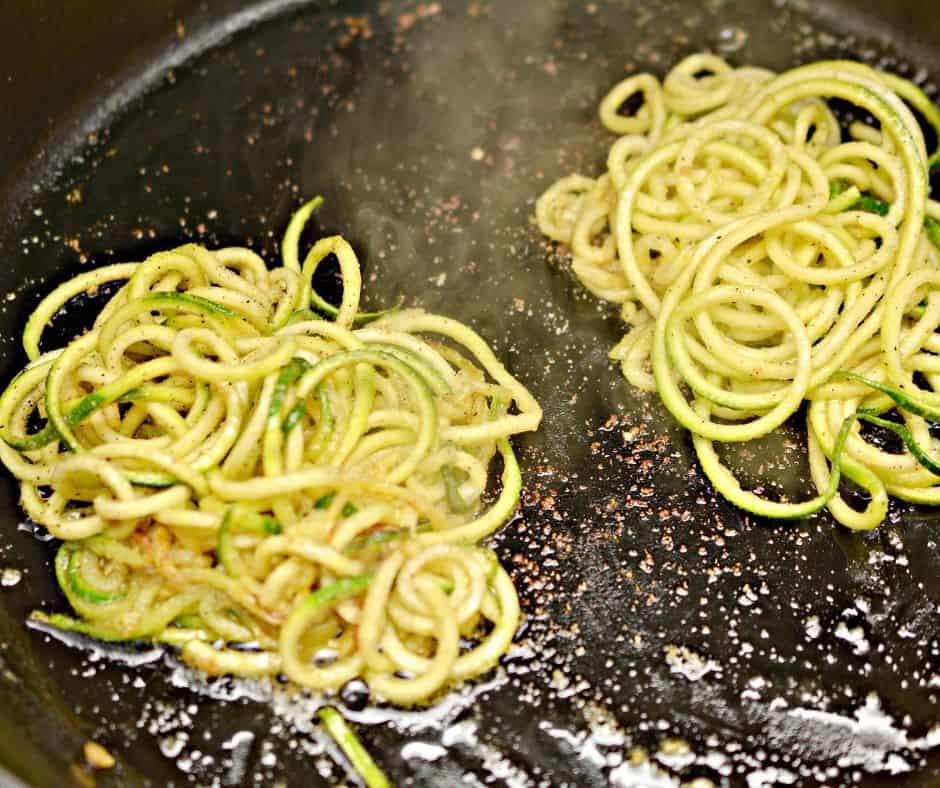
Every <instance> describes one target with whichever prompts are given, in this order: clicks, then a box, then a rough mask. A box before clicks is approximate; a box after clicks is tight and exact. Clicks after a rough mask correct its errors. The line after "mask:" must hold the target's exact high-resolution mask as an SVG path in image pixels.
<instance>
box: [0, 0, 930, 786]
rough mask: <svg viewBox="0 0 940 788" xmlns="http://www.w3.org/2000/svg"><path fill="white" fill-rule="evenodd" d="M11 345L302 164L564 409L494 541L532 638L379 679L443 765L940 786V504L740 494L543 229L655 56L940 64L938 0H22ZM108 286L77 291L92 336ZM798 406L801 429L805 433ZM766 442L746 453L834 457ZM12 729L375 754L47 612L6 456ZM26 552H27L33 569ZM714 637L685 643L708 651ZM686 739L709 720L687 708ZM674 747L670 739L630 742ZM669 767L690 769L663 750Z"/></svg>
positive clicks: (5, 666)
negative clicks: (828, 513) (620, 343)
mask: <svg viewBox="0 0 940 788" xmlns="http://www.w3.org/2000/svg"><path fill="white" fill-rule="evenodd" d="M814 8H816V7H815V6H814ZM2 10H3V19H4V29H5V32H6V33H7V35H6V36H5V37H4V46H5V48H4V49H3V51H2V52H0V107H2V117H3V127H2V130H0V134H2V140H3V142H2V144H0V206H2V213H0V215H2V220H0V250H2V253H3V260H4V262H5V265H4V266H2V268H0V293H2V294H3V295H4V296H5V297H6V300H3V299H0V304H2V310H0V366H2V369H0V377H2V379H4V380H6V379H8V378H9V376H10V375H11V374H12V372H13V371H14V369H16V368H17V367H19V366H20V365H21V363H22V362H23V356H22V353H21V351H20V349H19V346H18V337H19V332H20V329H21V327H22V325H23V322H24V320H25V318H26V316H27V315H28V313H29V311H30V309H31V308H32V307H33V305H35V304H36V302H37V300H38V299H39V298H40V297H41V295H42V294H43V293H44V292H46V291H48V289H49V288H50V287H51V286H53V285H54V284H55V283H56V282H59V281H62V280H63V279H64V278H65V277H67V276H69V275H71V274H74V273H75V272H76V271H79V270H82V269H83V268H85V267H87V266H89V265H92V264H101V263H107V262H111V261H114V260H127V259H140V258H141V257H143V256H144V255H146V254H147V253H149V252H151V251H153V250H155V249H159V248H166V247H168V246H172V245H174V244H177V243H180V242H182V241H184V240H199V241H203V242H205V243H207V244H210V245H217V244H224V243H241V242H247V243H248V244H250V245H251V246H253V247H254V248H256V249H258V250H259V251H261V252H262V253H263V254H265V255H266V256H267V257H268V259H269V260H272V261H273V260H274V259H275V257H276V254H277V250H278V243H277V239H278V237H279V234H280V232H281V230H282V229H283V227H284V224H285V222H286V220H287V218H288V216H289V214H290V212H291V210H292V208H293V207H295V206H296V205H297V204H298V203H299V202H300V200H301V199H302V198H303V197H305V196H306V197H309V196H311V195H313V194H316V193H321V194H323V195H324V196H325V197H326V198H327V203H326V207H325V209H324V210H323V212H322V214H321V215H320V217H319V222H320V227H319V228H318V229H319V230H321V231H324V232H325V231H330V232H335V231H342V232H344V233H345V234H346V235H347V237H348V238H350V240H351V241H352V242H353V243H354V245H355V246H356V248H357V249H358V250H359V251H360V253H361V255H362V259H363V261H364V266H365V270H366V274H367V293H368V298H369V299H371V303H372V304H379V303H383V302H384V303H389V302H392V301H393V300H394V299H395V297H396V296H397V295H398V294H402V295H404V296H405V297H406V299H407V300H408V301H409V303H420V304H422V305H424V306H425V307H427V308H429V309H433V310H439V311H442V312H445V313H447V314H450V315H453V316H455V317H457V318H459V319H462V320H466V321H469V322H470V323H472V324H473V325H475V326H476V327H477V328H478V330H480V331H481V332H482V333H484V334H485V335H486V336H487V337H488V338H490V339H491V340H492V341H493V342H494V343H495V345H496V346H497V348H498V351H499V353H500V355H501V356H502V357H503V358H505V359H506V360H507V362H508V364H509V366H510V367H511V368H512V370H513V371H514V372H515V373H516V374H517V375H519V376H520V377H521V378H522V379H523V380H524V381H525V382H526V383H527V384H528V385H529V386H530V387H531V388H532V390H533V391H534V392H535V393H536V395H537V396H538V397H539V398H540V400H541V401H542V403H543V405H544V407H545V422H544V427H543V430H542V431H541V433H540V434H539V435H537V436H535V437H531V438H526V439H524V440H522V441H520V445H521V450H522V457H523V461H524V468H525V473H526V478H527V482H528V491H527V494H526V497H525V502H524V507H523V512H522V515H521V516H520V518H519V519H518V520H517V521H515V522H514V523H513V524H512V525H511V526H510V527H508V528H507V529H506V530H505V533H503V534H502V535H500V536H499V537H498V538H497V539H496V543H497V548H498V550H499V552H500V555H501V557H502V559H503V561H504V562H505V563H506V565H507V566H509V567H511V569H512V570H513V572H514V575H515V577H516V579H517V582H518V585H519V587H520V591H521V595H522V600H523V606H524V609H525V612H526V617H527V624H526V626H525V628H524V630H523V631H522V633H521V634H520V636H519V638H518V644H517V647H516V648H515V649H514V650H513V652H512V654H511V655H510V658H509V659H508V660H506V662H505V664H504V666H503V668H501V669H500V670H499V671H497V672H496V673H494V675H492V676H489V677H487V678H486V680H484V681H482V682H479V683H477V684H476V685H474V686H472V687H468V688H465V689H464V690H461V691H459V692H456V693H453V694H452V695H450V696H448V698H447V699H446V700H444V701H442V702H441V703H440V704H438V705H436V706H435V707H434V708H432V709H430V710H428V711H424V712H413V713H399V714H395V713H393V712H390V711H388V710H384V709H375V708H371V707H367V708H366V709H364V710H359V711H356V710H350V711H349V714H350V716H351V717H352V718H354V719H356V720H358V721H360V722H363V723H366V722H370V721H371V722H374V723H375V724H374V725H371V726H367V725H362V726H361V730H362V732H363V737H364V739H365V740H366V742H367V744H368V746H369V747H370V748H371V749H372V751H373V752H374V753H375V754H376V755H377V757H378V759H379V760H380V762H381V763H382V764H383V765H384V766H385V768H386V769H387V770H388V771H389V773H390V774H391V775H392V776H393V777H394V778H395V779H396V781H398V782H401V783H405V784H407V782H408V781H409V780H411V781H412V782H413V783H415V784H425V783H428V784H456V782H457V781H458V780H459V779H461V778H466V780H467V781H468V783H469V784H481V783H503V782H505V783H508V784H512V785H527V784H538V783H541V784H554V785H562V784H570V785H603V784H607V783H613V784H618V785H651V784H663V785H666V784H670V783H669V780H670V779H672V778H671V777H669V775H673V776H675V777H679V778H681V779H682V780H686V781H687V780H691V779H693V778H695V777H708V778H710V779H711V780H713V781H714V782H715V783H718V784H726V785H737V784H745V783H748V784H751V785H764V784H774V783H779V784H794V783H799V784H805V785H812V784H818V783H825V784H828V785H836V784H847V783H851V782H859V783H864V784H866V785H873V786H877V785H889V784H905V785H929V784H931V783H932V781H933V780H935V779H936V777H937V775H938V774H940V761H938V758H937V756H936V755H935V754H932V753H931V752H929V750H930V745H931V743H932V742H934V741H936V740H937V738H938V737H937V734H936V733H933V734H931V728H932V726H934V725H935V724H936V723H937V722H938V717H940V715H938V712H937V707H936V702H937V693H938V688H940V678H938V668H940V664H938V629H940V627H938V617H937V614H936V613H937V610H936V608H937V605H938V603H940V582H938V576H940V572H938V570H940V547H938V543H937V537H936V534H937V529H938V522H937V514H936V513H935V512H934V511H931V510H928V509H917V508H910V507H900V506H893V507H892V509H891V513H890V518H889V520H888V522H887V523H886V525H885V526H884V527H882V528H881V529H880V530H878V531H876V532H875V533H872V534H869V535H866V536H852V535H850V534H848V533H846V532H845V531H841V530H839V529H836V528H835V527H834V526H833V524H832V522H831V521H830V520H829V519H828V518H826V517H818V518H815V519H813V520H811V521H808V522H801V523H795V524H789V525H780V524H770V523H765V522H758V521H756V520H754V519H753V518H750V517H745V516H742V515H741V514H740V513H739V512H737V511H735V510H733V509H732V508H730V507H729V506H728V505H726V504H725V503H724V502H723V501H721V500H719V499H717V498H716V497H715V495H714V494H713V493H712V491H711V490H710V489H709V487H708V485H707V484H706V483H705V482H704V481H703V479H702V477H701V474H700V472H699V471H698V469H697V468H696V466H695V463H694V461H693V458H692V454H691V450H690V446H689V442H688V439H687V437H686V436H685V435H683V434H682V433H681V432H680V431H679V430H677V429H676V428H675V427H674V426H673V425H672V423H671V421H670V420H669V419H668V418H667V417H666V416H665V414H664V412H663V410H662V408H661V407H660V406H659V405H658V403H657V402H656V400H655V398H652V397H647V396H644V395H641V394H638V393H637V392H635V391H633V390H632V389H630V388H629V387H628V386H627V385H626V384H625V383H624V382H623V381H622V379H621V377H620V375H619V374H618V372H617V371H616V370H615V369H613V368H612V367H611V366H610V364H609V363H608V361H607V359H606V351H607V348H608V347H609V346H610V345H611V344H612V343H613V342H614V341H615V339H616V338H617V336H618V332H619V327H618V321H617V319H616V315H615V314H614V312H613V310H610V309H607V308H606V307H604V306H601V305H597V304H596V303H595V301H594V300H593V299H592V298H590V297H588V296H587V295H586V294H585V293H584V292H583V290H582V289H581V288H580V287H579V286H578V285H577V284H576V282H575V281H574V280H573V279H572V277H571V276H570V275H569V273H568V271H567V270H566V268H565V265H564V260H563V258H560V257H558V256H557V254H556V253H555V252H554V251H552V250H551V249H550V247H548V246H547V245H545V244H544V243H543V242H542V240H541V239H540V237H539V233H538V232H537V230H536V229H535V228H534V227H533V225H532V222H531V219H530V217H531V215H532V212H533V198H534V197H535V196H536V195H537V194H538V193H539V192H540V191H541V190H542V189H543V188H544V187H545V186H546V185H547V184H548V183H549V182H550V181H551V180H552V179H554V178H556V177H558V176H559V175H561V174H564V173H567V172H569V171H571V170H582V171H588V172H595V171H597V169H598V167H599V166H600V164H601V162H602V160H603V155H604V152H605V151H606V147H607V145H608V144H609V142H610V138H609V137H608V136H607V135H606V134H605V133H604V132H603V131H602V130H601V129H599V127H598V124H597V123H596V122H595V121H594V117H595V111H594V110H595V106H596V102H597V100H598V98H599V96H600V95H601V94H602V93H603V92H604V91H605V89H606V88H607V87H608V86H609V85H610V84H612V83H613V82H614V81H616V80H617V79H619V78H621V77H622V75H624V74H625V73H626V72H627V71H633V70H647V69H651V70H653V71H655V72H657V73H662V72H663V71H664V70H665V69H666V68H667V67H668V66H669V64H671V63H672V62H674V61H675V60H676V59H678V58H679V57H680V56H682V55H684V54H686V53H688V52H690V51H695V50H699V49H702V48H710V49H713V50H718V51H722V52H724V53H725V54H726V55H727V56H728V57H729V58H731V59H732V61H734V62H738V63H755V64H760V65H764V66H769V67H772V68H776V69H783V68H786V67H788V66H793V65H796V64H798V63H801V62H805V61H808V60H812V59H816V58H819V57H824V56H843V55H848V56H852V57H858V58H862V59H864V60H868V61H871V62H878V63H880V64H882V65H885V66H888V67H890V68H892V69H894V70H897V71H900V72H901V73H905V74H909V75H911V76H914V77H915V78H916V79H917V80H918V81H922V82H925V83H927V84H928V85H929V79H930V76H931V75H934V76H936V75H938V74H940V24H938V22H937V18H936V14H934V13H933V12H932V10H931V4H929V3H926V2H922V3H916V2H903V3H902V2H897V3H889V2H884V3H875V2H866V3H861V4H859V3H854V4H851V3H848V2H846V3H837V2H825V3H820V4H819V5H818V8H816V10H813V11H811V12H810V11H803V10H800V9H799V8H798V7H796V5H795V4H794V5H788V4H783V3H781V2H774V3H771V2H767V3H764V2H743V3H741V2H739V3H731V2H721V0H695V1H694V2H685V3H683V2H671V3H653V2H628V1H627V0H622V1H614V0H609V1H607V0H596V1H595V2H592V3H583V2H574V1H573V0H572V2H565V1H563V0H528V1H527V2H522V1H521V0H520V1H515V0H514V1H513V2H510V1H509V0H477V1H476V2H471V0H449V1H448V2H445V3H424V4H420V5H415V4H413V3H399V2H369V1H368V0H357V1H356V2H343V3H339V4H336V5H318V4H316V3H300V2H286V1H285V0H268V2H262V3H256V4H254V3H243V2H234V1H228V0H212V2H201V3H196V2H187V1H186V0H174V2H164V1H160V2H157V1H156V0H153V1H152V2H136V3H133V4H130V3H123V2H110V1H109V2H104V0H81V1H79V0H73V2H71V3H59V2H57V1H53V0H33V2H31V3H29V4H22V3H19V2H14V0H7V1H6V2H4V3H2ZM83 316H86V317H87V310H85V311H83V310H80V309H76V310H72V311H71V313H70V315H69V316H68V317H67V318H65V319H63V320H62V321H60V323H61V325H58V324H57V332H58V333H60V334H61V335H62V336H67V335H68V334H69V333H70V332H74V331H75V330H76V329H77V328H78V327H79V326H80V325H81V321H82V317H83ZM791 438H792V439H793V440H795V441H797V442H799V441H800V437H799V430H794V431H793V434H792V435H791ZM800 457H801V453H800V452H798V451H797V452H792V451H785V450H784V449H783V443H782V442H781V441H780V440H772V441H767V442H766V443H765V444H763V445H761V446H760V447H757V449H756V450H754V451H752V452H751V453H750V454H748V455H741V456H737V457H732V458H731V459H732V461H733V462H738V463H739V464H740V465H741V467H742V470H743V472H745V474H753V475H754V476H755V478H756V477H757V476H758V475H759V476H769V477H771V478H772V479H773V480H774V483H775V484H780V485H782V486H784V487H785V488H787V489H789V490H791V491H792V492H794V493H796V492H798V491H799V490H800V489H803V488H804V487H805V481H804V476H805V468H804V467H803V463H802V460H801V459H800ZM0 495H2V500H0V512H2V520H0V527H2V529H3V536H4V538H3V540H2V545H0V568H5V569H18V570H20V571H21V572H22V579H21V580H20V581H19V582H18V583H16V584H15V585H10V586H2V587H0V642H2V652H0V657H2V663H0V761H2V763H3V764H5V766H6V768H7V769H8V770H9V771H10V773H11V774H15V775H18V776H19V777H20V778H22V780H24V781H26V782H28V783H31V784H34V785H50V786H52V785H56V786H58V785H63V784H65V783H67V782H68V781H69V780H79V781H80V780H86V781H87V780H88V779H89V776H88V774H87V773H85V772H83V771H82V770H81V769H79V768H77V767H74V764H75V763H76V762H78V761H79V760H80V750H81V745H82V743H83V742H84V741H86V740H87V739H88V738H93V739H95V740H97V741H100V742H101V743H103V744H104V745H106V746H107V747H108V748H109V749H110V750H111V751H112V752H114V753H115V754H116V756H117V757H118V765H117V767H116V768H115V769H114V770H112V771H111V772H110V773H109V774H105V775H98V776H97V779H98V781H99V783H100V784H102V785H139V784H147V783H149V784H154V785H163V784H168V783H171V782H172V783H174V784H185V783H187V782H190V781H192V782H198V783H200V784H210V783H212V782H213V781H215V783H216V784H221V785H235V784H240V783H245V782H250V781H256V782H263V783H266V784H274V783H277V782H278V781H280V782H281V783H284V782H286V783H289V784H304V785H316V784H326V783H328V782H330V781H337V780H340V781H341V780H344V779H347V776H346V772H345V770H344V767H343V765H342V762H341V761H339V760H337V759H336V758H335V755H336V753H335V752H334V751H333V750H332V749H331V745H330V744H329V743H328V742H327V741H326V740H325V739H324V737H323V735H322V734H321V733H320V732H319V731H318V730H316V728H315V727H314V726H312V724H311V722H310V717H311V714H312V710H313V709H314V708H315V706H316V703H317V699H315V698H313V699H310V698H308V699H300V700H299V701H295V702H293V703H287V702H286V701H284V700H283V699H281V700H279V701H277V702H276V703H274V704H273V705H272V704H271V703H269V702H267V700H266V699H265V697H264V692H263V691H262V689H261V688H259V687H258V686H256V685H250V684H248V685H246V684H240V683H237V682H231V681H227V680H222V681H215V682H211V683H206V682H199V681H198V680H197V679H196V678H195V677H194V676H192V675H191V674H189V673H187V672H186V671H184V670H182V669H181V668H180V667H179V666H178V664H176V663H175V661H174V660H173V658H172V655H167V654H164V653H162V652H161V651H159V650H152V649H135V648H126V649H120V650H117V651H115V650H110V651H107V652H99V651H91V652H89V651H88V650H79V649H76V648H74V647H71V646H68V645H65V644H63V643H61V642H59V641H57V640H55V639H53V638H51V637H49V636H48V635H47V634H44V633H40V632H36V631H31V630H28V629H27V628H26V627H25V626H24V618H25V616H26V614H27V613H28V611H29V610H31V609H33V608H34V607H36V606H40V607H42V608H44V609H47V610H61V609H63V607H64V600H63V598H62V597H61V596H60V594H59V593H58V591H57V590H56V588H55V586H54V582H53V581H52V575H51V571H50V566H49V555H50V548H51V545H49V544H46V543H42V542H41V541H38V540H37V539H36V538H34V537H33V536H32V535H31V534H30V533H28V530H29V529H28V524H24V523H23V518H22V515H21V514H20V513H19V511H18V509H17V506H16V491H15V487H14V484H13V483H12V481H11V480H10V479H9V478H7V477H6V476H4V477H3V480H2V489H0ZM0 577H5V578H7V580H8V581H12V580H13V579H15V577H16V575H15V573H9V572H8V573H6V574H5V575H3V574H0ZM683 649H686V650H685V651H683ZM676 739H681V740H682V742H683V743H681V744H677V743H676V742H675V741H671V740H676ZM633 747H643V748H645V749H646V750H647V751H648V752H649V754H650V758H651V759H652V765H651V763H640V764H638V765H634V764H631V763H630V759H629V754H628V753H629V751H630V749H631V748H633ZM654 766H655V768H656V769H659V770H660V775H659V776H656V775H655V774H654Z"/></svg>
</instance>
